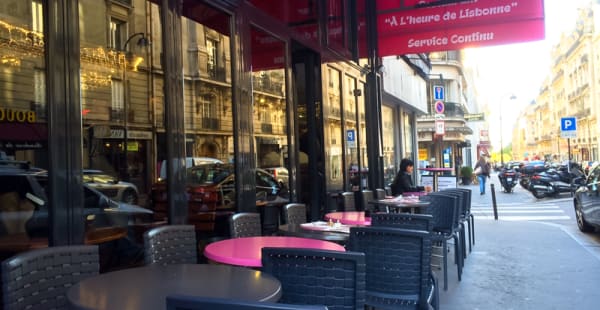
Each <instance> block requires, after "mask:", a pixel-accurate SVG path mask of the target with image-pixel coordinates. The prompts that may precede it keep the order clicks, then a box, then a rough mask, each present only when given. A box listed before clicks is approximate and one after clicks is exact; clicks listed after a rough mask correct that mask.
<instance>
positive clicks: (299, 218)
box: [283, 202, 307, 224]
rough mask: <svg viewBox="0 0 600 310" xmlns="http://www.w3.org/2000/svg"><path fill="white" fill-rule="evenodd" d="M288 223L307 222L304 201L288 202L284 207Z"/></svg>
mask: <svg viewBox="0 0 600 310" xmlns="http://www.w3.org/2000/svg"><path fill="white" fill-rule="evenodd" d="M283 215H284V217H285V222H286V224H302V223H306V220H307V219H306V205H305V204H303V203H297V202H296V203H288V204H287V205H285V206H284V207H283Z"/></svg>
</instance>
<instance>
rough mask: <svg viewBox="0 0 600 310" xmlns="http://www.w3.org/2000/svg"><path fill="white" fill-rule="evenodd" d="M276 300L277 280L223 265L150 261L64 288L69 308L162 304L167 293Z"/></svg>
mask: <svg viewBox="0 0 600 310" xmlns="http://www.w3.org/2000/svg"><path fill="white" fill-rule="evenodd" d="M172 294H181V295H189V296H203V297H217V298H231V299H241V300H248V301H269V302H277V301H278V300H279V298H280V297H281V283H280V282H279V280H277V279H275V278H274V277H273V276H271V275H269V274H265V273H262V272H260V271H256V270H252V269H248V268H242V267H234V266H227V265H207V264H177V265H169V266H160V265H149V266H145V267H140V268H132V269H123V270H119V271H113V272H108V273H104V274H101V275H98V276H95V277H91V278H87V279H85V280H83V281H81V282H79V283H78V284H76V285H74V286H73V287H71V288H70V289H69V291H68V292H67V299H68V301H69V304H70V305H71V307H72V308H71V309H143V310H151V309H161V310H164V309H165V307H166V298H167V296H168V295H172Z"/></svg>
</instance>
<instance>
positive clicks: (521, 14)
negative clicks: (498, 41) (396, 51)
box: [377, 0, 544, 34]
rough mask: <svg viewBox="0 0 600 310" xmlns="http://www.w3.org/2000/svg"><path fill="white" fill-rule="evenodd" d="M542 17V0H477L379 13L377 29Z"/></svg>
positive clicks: (416, 28)
mask: <svg viewBox="0 0 600 310" xmlns="http://www.w3.org/2000/svg"><path fill="white" fill-rule="evenodd" d="M543 18H544V7H543V4H542V1H532V0H479V1H474V2H470V3H468V2H467V3H460V4H459V5H446V6H436V7H427V8H417V9H410V10H402V11H396V12H392V13H383V12H382V13H379V14H378V16H377V20H378V30H379V31H380V32H384V33H386V34H391V33H394V32H396V33H405V32H407V31H408V32H418V31H424V30H431V29H440V28H451V27H454V28H455V27H465V26H474V25H486V24H491V23H498V24H505V23H510V22H515V21H523V20H531V19H543Z"/></svg>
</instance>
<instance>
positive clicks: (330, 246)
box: [204, 236, 346, 267]
mask: <svg viewBox="0 0 600 310" xmlns="http://www.w3.org/2000/svg"><path fill="white" fill-rule="evenodd" d="M265 247H275V248H310V249H321V250H333V251H346V249H345V248H344V247H343V246H341V245H339V244H337V243H333V242H329V241H323V240H317V239H308V238H297V237H274V236H261V237H246V238H234V239H226V240H222V241H217V242H214V243H211V244H209V245H207V246H206V248H204V256H206V258H208V259H210V260H212V261H215V262H219V263H223V264H228V265H236V266H245V267H261V266H262V261H261V257H262V248H265Z"/></svg>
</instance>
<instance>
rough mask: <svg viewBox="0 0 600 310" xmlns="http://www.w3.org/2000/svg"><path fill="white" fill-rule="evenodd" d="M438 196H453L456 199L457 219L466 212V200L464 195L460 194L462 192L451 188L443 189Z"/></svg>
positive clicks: (463, 193)
mask: <svg viewBox="0 0 600 310" xmlns="http://www.w3.org/2000/svg"><path fill="white" fill-rule="evenodd" d="M439 193H440V194H444V195H454V196H456V197H457V198H458V216H459V217H464V216H465V212H466V210H467V209H466V203H467V199H466V193H465V192H462V191H458V190H456V189H455V188H451V189H445V190H441V191H439Z"/></svg>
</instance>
